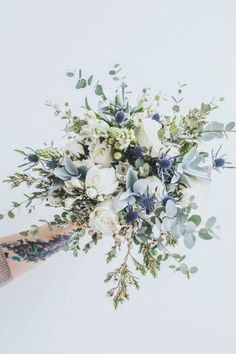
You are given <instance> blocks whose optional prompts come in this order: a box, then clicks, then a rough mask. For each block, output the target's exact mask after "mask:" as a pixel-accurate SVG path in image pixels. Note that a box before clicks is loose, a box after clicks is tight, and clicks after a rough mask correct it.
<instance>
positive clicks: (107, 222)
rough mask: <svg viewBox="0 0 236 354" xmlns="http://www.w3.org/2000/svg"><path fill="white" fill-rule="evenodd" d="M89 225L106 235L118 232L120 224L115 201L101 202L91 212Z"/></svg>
mask: <svg viewBox="0 0 236 354" xmlns="http://www.w3.org/2000/svg"><path fill="white" fill-rule="evenodd" d="M89 226H90V227H91V228H92V229H94V230H97V231H100V232H101V233H102V234H103V235H105V236H111V235H113V234H114V233H116V232H118V231H119V229H120V224H119V221H118V218H117V215H116V213H115V211H114V209H113V201H112V200H109V201H106V202H102V203H99V204H98V205H97V207H96V208H95V209H94V211H93V212H92V213H91V214H90V221H89Z"/></svg>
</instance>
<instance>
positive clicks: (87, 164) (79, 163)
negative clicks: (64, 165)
mask: <svg viewBox="0 0 236 354" xmlns="http://www.w3.org/2000/svg"><path fill="white" fill-rule="evenodd" d="M73 163H74V165H75V166H76V167H77V168H79V167H81V166H85V167H87V169H90V168H91V167H93V166H94V162H93V161H92V160H91V159H90V158H89V159H87V160H74V161H73Z"/></svg>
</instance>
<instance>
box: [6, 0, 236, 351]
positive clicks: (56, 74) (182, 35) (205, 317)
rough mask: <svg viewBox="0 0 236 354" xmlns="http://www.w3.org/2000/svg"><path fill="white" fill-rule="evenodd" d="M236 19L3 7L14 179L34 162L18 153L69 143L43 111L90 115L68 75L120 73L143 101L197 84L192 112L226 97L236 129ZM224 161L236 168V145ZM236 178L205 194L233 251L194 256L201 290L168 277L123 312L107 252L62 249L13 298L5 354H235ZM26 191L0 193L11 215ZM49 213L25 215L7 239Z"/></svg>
mask: <svg viewBox="0 0 236 354" xmlns="http://www.w3.org/2000/svg"><path fill="white" fill-rule="evenodd" d="M235 12H236V5H235V1H234V0H231V1H230V0H225V1H219V0H198V1H190V0H179V1H174V0H173V1H171V0H156V1H154V0H153V1H152V0H145V1H140V0H135V1H131V0H130V1H125V0H120V1H111V0H110V1H108V0H100V1H91V0H87V1H80V0H77V1H76V0H67V1H65V0H64V1H60V0H47V1H46V0H41V1H32V0H28V1H27V0H21V1H16V0H15V1H14V0H5V1H4V0H0V28H1V33H0V38H1V54H0V77H1V80H0V89H1V94H0V98H1V110H0V122H1V125H0V152H1V154H0V178H1V180H2V179H4V178H5V177H6V176H7V175H9V174H11V173H12V172H13V171H14V170H15V168H16V166H17V165H18V164H20V163H21V160H20V156H18V155H17V154H16V153H15V152H14V151H13V149H14V148H16V147H18V148H23V147H25V146H32V147H40V146H42V145H43V142H50V141H51V140H52V139H54V140H55V141H56V142H57V143H58V142H60V139H61V136H62V135H63V133H62V131H61V128H62V124H61V123H60V122H59V120H57V119H56V118H54V117H53V114H52V112H51V111H50V110H49V109H48V108H47V107H46V106H45V105H44V101H45V100H46V99H52V100H53V101H55V102H58V103H61V104H63V103H64V102H65V101H72V102H73V104H74V107H75V109H77V108H78V107H79V106H80V105H81V103H82V102H81V101H80V96H79V93H78V91H76V90H75V89H74V83H73V82H72V81H70V79H68V78H66V77H65V75H64V73H65V72H66V71H67V70H68V69H74V68H77V69H78V68H80V67H81V68H84V69H85V71H86V72H87V73H90V72H93V73H94V74H95V75H96V77H97V78H101V80H102V79H103V77H105V74H106V72H107V69H108V68H109V65H112V64H114V63H115V62H120V63H121V64H122V65H123V67H124V69H125V72H126V73H127V74H128V76H129V82H130V86H131V87H132V88H133V90H135V91H137V92H139V90H140V89H141V88H142V87H143V86H149V87H153V88H154V89H155V90H158V89H162V90H163V91H164V92H169V93H173V92H175V89H176V86H177V85H176V83H177V81H181V82H186V83H188V88H187V90H186V102H185V105H186V107H187V106H189V107H190V106H191V107H192V106H195V105H198V104H200V103H201V101H202V100H205V101H207V100H210V99H211V98H212V97H213V96H225V97H226V101H225V102H224V103H223V104H222V106H221V109H220V110H219V111H218V112H216V113H215V117H214V118H215V119H218V120H222V121H230V120H235V101H236V70H235V65H236V41H235V33H236V21H235ZM217 144H218V143H217ZM224 152H226V153H229V154H230V157H231V159H232V161H234V163H235V164H236V143H235V136H232V137H230V139H229V140H228V142H227V141H225V145H224ZM235 173H236V172H235V171H234V170H225V171H223V173H222V174H217V173H215V175H214V182H213V184H212V189H211V194H207V195H206V196H205V198H206V199H205V203H204V204H203V206H202V212H203V213H204V214H205V215H206V216H210V215H216V216H217V218H218V221H219V224H221V231H220V236H221V240H220V241H209V242H207V241H202V240H199V242H198V244H197V246H196V247H195V248H194V249H193V250H192V251H190V252H188V253H189V257H188V262H189V264H190V265H192V264H194V265H195V264H197V265H198V266H199V273H198V274H196V275H195V276H194V277H193V278H192V280H191V281H187V280H186V279H185V278H184V277H183V276H182V275H181V274H173V273H172V272H171V270H169V269H167V268H166V269H165V268H163V270H162V272H161V274H160V276H159V278H158V279H157V280H153V279H151V278H145V279H142V280H141V284H142V287H141V290H140V291H139V292H138V293H137V292H133V293H132V299H131V301H130V302H129V303H127V304H125V305H124V306H123V307H121V308H120V309H119V310H118V311H114V310H113V308H112V305H111V302H110V300H109V299H108V298H106V297H105V288H106V287H105V285H104V284H103V278H104V275H105V273H106V271H107V270H108V267H107V265H106V264H105V258H104V253H105V252H106V250H107V249H108V244H107V242H106V241H105V242H104V243H102V244H100V245H99V246H98V247H97V248H96V249H94V250H92V251H91V252H90V254H88V255H87V256H84V255H81V257H79V258H78V259H74V258H73V257H72V255H70V254H65V253H63V252H62V253H60V254H58V255H56V256H54V257H52V258H51V259H50V260H49V261H48V262H46V263H45V264H43V265H42V266H40V267H39V268H37V269H36V270H34V271H32V272H31V273H29V274H27V275H25V276H24V277H22V278H21V279H19V280H17V281H15V282H13V283H11V284H10V285H8V286H6V287H4V288H1V290H0V307H1V310H0V352H1V354H16V353H24V354H29V353H34V354H41V353H44V354H52V353H57V354H64V353H81V354H94V353H104V354H108V353H114V354H118V353H119V354H120V353H125V354H126V353H129V352H130V353H136V354H141V353H143V352H146V353H147V352H154V353H166V354H169V353H177V354H180V353H181V354H187V353H192V354H197V353H199V352H201V353H215V354H218V353H219V354H220V353H222V352H226V353H227V354H233V353H235V351H236V345H235V322H236V303H235V299H236V287H235V265H236V264H235V263H236V261H235V249H236V240H235V206H236V202H235V200H236V191H235V187H234V186H235ZM22 192H24V189H22V190H21V191H14V190H13V191H11V190H10V189H9V188H8V186H7V185H5V184H2V183H1V184H0V210H1V211H3V210H4V208H6V207H7V206H8V205H10V201H11V200H20V199H21V195H22ZM50 215H51V210H50V211H49V210H48V209H44V208H40V209H39V210H38V212H36V213H35V214H34V215H32V216H30V217H29V216H28V215H27V214H26V213H24V212H23V211H22V213H21V214H20V215H18V216H17V219H16V220H14V221H12V220H6V221H5V220H4V221H3V222H1V224H0V234H1V236H4V235H6V234H10V233H12V232H16V231H19V230H22V229H25V228H27V227H28V226H29V225H30V224H32V223H34V222H36V221H37V219H38V218H43V217H44V218H50Z"/></svg>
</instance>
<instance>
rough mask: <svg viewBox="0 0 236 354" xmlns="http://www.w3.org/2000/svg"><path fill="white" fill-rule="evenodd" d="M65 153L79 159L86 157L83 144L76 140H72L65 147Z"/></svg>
mask: <svg viewBox="0 0 236 354" xmlns="http://www.w3.org/2000/svg"><path fill="white" fill-rule="evenodd" d="M63 151H64V152H65V153H66V154H69V155H75V156H77V157H79V156H80V155H84V148H83V146H82V145H81V144H79V143H78V142H77V141H76V140H71V141H70V142H69V143H68V144H66V146H65V147H64V149H63Z"/></svg>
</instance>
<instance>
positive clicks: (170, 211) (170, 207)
mask: <svg viewBox="0 0 236 354" xmlns="http://www.w3.org/2000/svg"><path fill="white" fill-rule="evenodd" d="M176 214H177V207H176V205H175V203H174V202H173V200H171V199H169V200H168V201H167V203H166V215H167V216H168V217H169V218H174V217H175V216H176Z"/></svg>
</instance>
